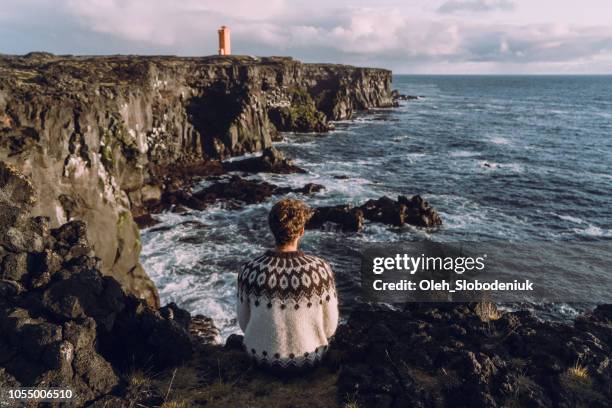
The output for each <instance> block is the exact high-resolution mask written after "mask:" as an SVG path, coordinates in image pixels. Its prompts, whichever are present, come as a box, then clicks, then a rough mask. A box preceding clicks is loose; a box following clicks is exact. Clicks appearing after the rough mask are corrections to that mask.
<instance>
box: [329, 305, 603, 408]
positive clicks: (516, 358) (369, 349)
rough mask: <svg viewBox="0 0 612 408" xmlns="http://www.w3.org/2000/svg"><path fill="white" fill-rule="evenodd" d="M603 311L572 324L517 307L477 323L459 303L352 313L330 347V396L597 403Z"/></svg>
mask: <svg viewBox="0 0 612 408" xmlns="http://www.w3.org/2000/svg"><path fill="white" fill-rule="evenodd" d="M604 310H607V311H604ZM609 310H610V306H609V305H604V306H600V307H598V308H597V309H596V310H595V311H594V312H593V313H592V314H591V315H587V316H584V317H582V318H580V319H579V320H577V322H576V326H575V327H572V326H568V325H563V324H557V323H550V322H543V321H540V320H538V319H536V318H534V317H533V316H532V315H530V314H529V313H526V312H516V313H506V314H503V315H498V316H495V318H494V319H493V320H490V319H484V321H483V317H484V316H482V314H479V313H478V310H477V308H476V307H475V306H474V305H463V304H461V305H456V304H442V305H437V304H424V305H411V306H409V307H408V308H407V309H406V310H404V311H398V312H392V311H388V310H386V311H384V312H382V311H380V312H377V311H356V312H353V313H352V314H351V317H350V318H349V321H348V323H347V324H346V325H343V326H340V328H339V330H338V332H337V334H336V336H335V342H334V343H333V345H332V348H331V349H332V350H335V353H336V354H337V358H338V359H339V360H340V365H341V367H342V369H341V371H340V376H339V379H338V395H339V397H340V398H342V399H346V398H347V397H348V398H349V399H351V400H352V401H356V402H357V403H358V405H359V406H360V407H364V408H367V407H377V408H378V407H383V408H384V407H399V406H411V407H474V406H479V407H481V406H482V407H502V406H503V407H508V406H534V407H554V406H559V407H573V406H589V407H606V406H609V401H610V400H611V398H612V391H611V390H612V388H611V387H610V385H611V384H612V369H611V368H610V362H609V361H610V360H609V355H610V352H611V351H612V350H611V349H610V347H611V343H610V340H612V339H611V338H610V336H611V334H612V320H610V317H611V316H610V312H609ZM593 329H594V331H593ZM577 366H578V367H584V368H585V369H586V373H587V374H585V375H583V374H581V373H580V372H576V371H574V369H575V368H576V367H577Z"/></svg>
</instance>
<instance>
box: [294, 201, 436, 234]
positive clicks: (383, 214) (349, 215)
mask: <svg viewBox="0 0 612 408" xmlns="http://www.w3.org/2000/svg"><path fill="white" fill-rule="evenodd" d="M365 220H368V221H372V222H380V223H383V224H389V225H393V226H397V227H401V226H403V225H405V224H409V225H414V226H416V227H421V228H436V227H439V226H441V225H442V219H441V218H440V215H439V214H438V212H437V211H436V210H434V209H433V207H431V206H430V205H429V203H428V202H427V201H425V200H424V199H423V198H422V197H421V196H419V195H415V196H412V198H408V197H406V196H402V195H400V196H398V197H397V200H393V199H391V198H389V197H386V196H385V197H381V198H379V199H377V200H368V201H367V202H366V203H365V204H363V205H361V206H359V207H353V206H351V205H337V206H331V207H318V208H315V209H314V214H313V216H312V218H311V219H310V221H309V222H308V224H307V225H306V227H307V228H321V227H322V226H323V225H324V224H325V223H328V222H331V223H336V224H339V225H340V226H341V227H342V229H343V230H345V231H361V229H362V228H363V226H364V221H365Z"/></svg>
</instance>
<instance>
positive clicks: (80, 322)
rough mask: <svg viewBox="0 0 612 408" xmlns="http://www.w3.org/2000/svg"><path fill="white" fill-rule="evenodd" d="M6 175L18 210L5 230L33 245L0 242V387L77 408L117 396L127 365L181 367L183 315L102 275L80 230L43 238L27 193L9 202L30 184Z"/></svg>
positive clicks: (72, 227)
mask: <svg viewBox="0 0 612 408" xmlns="http://www.w3.org/2000/svg"><path fill="white" fill-rule="evenodd" d="M7 169H8V168H7V167H4V170H5V173H4V174H3V177H2V178H1V179H0V200H1V199H2V198H3V197H7V196H9V197H12V199H13V200H15V201H14V202H13V205H12V208H14V209H16V210H15V211H14V212H13V213H12V214H13V216H12V217H11V218H10V219H4V220H3V221H4V222H5V223H4V224H3V226H2V228H4V230H7V229H8V230H10V231H13V235H12V236H13V237H17V236H18V237H22V239H23V240H25V241H27V242H29V243H30V244H29V245H28V246H27V247H26V246H22V245H15V243H14V242H12V241H10V240H5V241H2V242H1V243H0V385H2V386H6V385H12V386H15V387H17V386H28V387H38V388H41V387H43V386H44V387H57V388H66V387H67V386H68V387H70V388H71V389H72V390H73V391H74V393H75V396H76V399H75V400H74V401H72V402H73V403H76V404H77V405H79V406H83V405H85V403H86V402H88V401H93V400H95V399H98V398H99V397H101V396H103V395H105V394H108V393H110V392H112V391H113V390H115V389H116V387H118V385H119V384H120V379H119V376H118V373H119V372H120V371H121V370H122V369H124V368H126V364H132V367H133V366H134V365H136V366H138V367H141V368H142V369H148V368H150V367H154V368H156V369H163V368H165V367H169V366H173V365H177V364H180V363H182V362H184V361H185V360H187V359H188V358H189V357H190V355H191V337H190V335H189V332H188V326H189V321H190V316H189V313H187V312H185V311H183V310H181V309H179V308H178V307H177V306H176V305H174V304H171V305H168V306H167V307H165V308H162V309H160V310H159V311H157V310H154V309H152V308H150V307H149V306H148V305H147V304H146V302H145V301H144V300H139V299H137V298H135V297H134V296H133V295H126V294H125V293H124V291H123V290H122V288H121V285H120V284H119V283H118V282H117V281H116V280H115V279H114V278H112V277H110V276H103V275H102V273H101V272H100V260H99V259H98V258H96V257H95V256H94V254H93V251H92V249H91V246H90V245H89V242H88V240H87V228H86V225H85V223H84V222H82V221H71V222H69V223H66V224H64V225H62V226H60V227H59V228H55V229H50V230H49V228H48V222H47V220H46V219H44V218H42V217H34V218H28V217H27V211H28V209H29V203H30V202H31V199H32V195H31V194H27V192H28V191H30V192H31V190H22V191H20V192H19V194H13V195H12V196H11V195H10V194H7V193H9V192H10V191H11V190H12V188H13V186H15V185H27V184H23V181H24V179H23V178H22V176H21V175H19V174H18V173H16V172H15V170H14V169H8V170H7ZM0 204H1V201H0ZM7 226H10V227H9V228H7ZM32 243H35V244H32ZM169 350H171V352H169Z"/></svg>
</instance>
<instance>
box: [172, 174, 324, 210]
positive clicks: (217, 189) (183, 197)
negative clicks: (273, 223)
mask: <svg viewBox="0 0 612 408" xmlns="http://www.w3.org/2000/svg"><path fill="white" fill-rule="evenodd" d="M323 189H324V187H323V186H322V185H319V184H313V183H309V184H306V185H304V186H303V187H301V188H291V187H279V186H276V185H274V184H270V183H268V182H266V181H256V180H247V179H244V178H242V177H240V176H235V175H234V176H231V177H230V178H229V179H222V180H220V181H217V182H214V183H213V184H212V185H210V186H208V187H206V188H203V189H202V190H200V191H198V192H196V193H193V194H192V193H189V192H187V191H184V190H178V191H175V192H167V193H164V195H163V196H162V208H164V209H166V210H169V209H171V208H172V207H173V206H184V207H187V208H192V209H195V210H204V209H205V208H206V207H207V206H208V205H210V204H212V203H215V202H217V201H224V202H226V203H227V204H229V205H230V206H234V207H238V206H240V205H241V204H256V203H261V202H262V201H265V200H266V199H268V198H270V197H271V196H273V195H281V194H287V193H291V192H293V193H301V194H315V193H317V192H319V191H321V190H323Z"/></svg>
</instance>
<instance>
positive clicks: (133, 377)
mask: <svg viewBox="0 0 612 408" xmlns="http://www.w3.org/2000/svg"><path fill="white" fill-rule="evenodd" d="M127 380H128V383H129V385H130V387H134V388H146V387H149V386H150V385H151V377H150V376H149V375H147V374H146V373H145V372H144V371H142V370H136V371H133V372H131V373H130V374H128V378H127Z"/></svg>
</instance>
